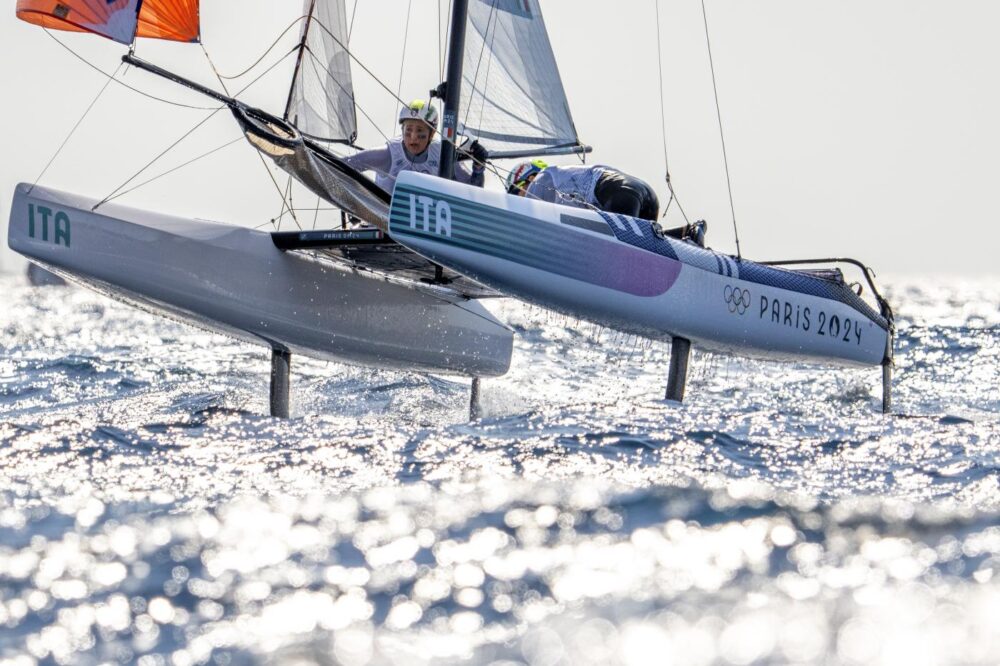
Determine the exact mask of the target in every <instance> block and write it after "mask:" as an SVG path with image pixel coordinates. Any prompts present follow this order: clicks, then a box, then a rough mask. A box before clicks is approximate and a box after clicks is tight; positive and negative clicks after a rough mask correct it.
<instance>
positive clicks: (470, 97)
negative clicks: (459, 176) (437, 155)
mask: <svg viewBox="0 0 1000 666" xmlns="http://www.w3.org/2000/svg"><path fill="white" fill-rule="evenodd" d="M463 69H464V73H463V81H462V102H461V109H462V111H461V115H460V117H459V121H460V123H461V124H462V125H463V126H464V130H463V131H464V133H465V134H467V135H470V136H473V137H477V138H478V139H479V140H480V142H481V143H482V144H483V145H485V146H487V147H488V148H489V150H490V151H491V152H493V153H496V152H498V151H518V150H535V149H537V151H538V152H539V153H541V152H544V151H545V150H546V149H549V148H553V147H556V146H559V147H563V146H576V145H578V144H579V139H578V137H577V133H576V128H575V127H574V126H573V118H572V116H571V115H570V111H569V104H568V103H567V101H566V93H565V91H564V90H563V85H562V80H561V79H560V78H559V69H558V67H556V61H555V56H554V55H553V53H552V46H551V44H550V43H549V36H548V33H547V32H546V30H545V21H544V20H543V19H542V11H541V8H540V7H539V5H538V0H470V2H469V16H468V29H467V33H466V40H465V63H464V68H463Z"/></svg>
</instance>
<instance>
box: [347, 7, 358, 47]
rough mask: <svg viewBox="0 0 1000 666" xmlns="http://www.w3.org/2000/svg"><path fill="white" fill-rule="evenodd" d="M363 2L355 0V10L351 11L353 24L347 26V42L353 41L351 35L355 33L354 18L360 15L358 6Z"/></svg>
mask: <svg viewBox="0 0 1000 666" xmlns="http://www.w3.org/2000/svg"><path fill="white" fill-rule="evenodd" d="M360 4H361V0H354V9H352V10H351V24H350V25H349V26H347V41H348V42H350V41H351V34H352V33H353V32H354V17H355V16H357V15H358V5H360Z"/></svg>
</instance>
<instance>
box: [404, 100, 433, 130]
mask: <svg viewBox="0 0 1000 666" xmlns="http://www.w3.org/2000/svg"><path fill="white" fill-rule="evenodd" d="M404 120H422V121H424V122H425V123H427V124H428V125H429V126H430V128H431V129H432V130H436V129H437V126H438V112H437V109H435V108H434V107H433V106H431V105H430V104H428V103H426V102H425V101H424V100H422V99H415V100H413V101H412V102H410V105H409V106H404V107H403V108H402V109H401V110H400V111H399V124H400V125H402V124H403V121H404Z"/></svg>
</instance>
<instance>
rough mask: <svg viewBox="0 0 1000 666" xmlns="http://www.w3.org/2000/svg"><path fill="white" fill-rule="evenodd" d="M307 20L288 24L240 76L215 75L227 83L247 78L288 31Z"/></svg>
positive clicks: (300, 18)
mask: <svg viewBox="0 0 1000 666" xmlns="http://www.w3.org/2000/svg"><path fill="white" fill-rule="evenodd" d="M306 18H308V16H300V17H298V18H297V19H295V20H294V21H292V22H291V23H289V24H288V27H287V28H285V29H284V30H282V32H281V34H280V35H278V38H277V39H275V40H274V41H273V42H272V43H271V45H270V46H268V47H267V50H266V51H264V53H263V54H262V55H261V56H260V57H259V58H257V60H256V61H255V62H254V63H253V64H252V65H250V66H249V67H247V68H246V69H244V70H243V71H242V72H240V73H239V74H233V75H231V76H226V75H225V74H220V73H219V72H216V73H215V75H216V76H218V77H219V78H220V79H225V80H227V81H231V80H233V79H238V78H240V77H243V76H246V75H247V74H249V73H250V71H251V70H252V69H253V68H254V67H256V66H257V65H259V64H260V63H261V62H262V61H263V60H264V58H266V57H267V54H269V53H270V52H271V51H273V50H274V47H275V46H277V45H278V43H279V42H280V41H281V40H282V38H283V37H284V36H285V35H286V34H288V31H289V30H291V29H292V28H294V27H295V24H296V23H299V22H300V21H302V20H304V19H306ZM202 48H204V47H202Z"/></svg>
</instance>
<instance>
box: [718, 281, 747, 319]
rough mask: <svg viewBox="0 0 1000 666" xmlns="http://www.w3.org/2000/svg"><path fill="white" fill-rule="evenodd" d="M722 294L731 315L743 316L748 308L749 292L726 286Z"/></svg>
mask: <svg viewBox="0 0 1000 666" xmlns="http://www.w3.org/2000/svg"><path fill="white" fill-rule="evenodd" d="M723 294H724V296H725V299H726V303H727V304H728V305H729V311H730V312H732V313H739V314H743V313H745V312H746V311H747V308H749V307H750V291H749V290H747V289H740V288H739V287H733V286H730V285H726V289H725V291H724V292H723Z"/></svg>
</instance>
